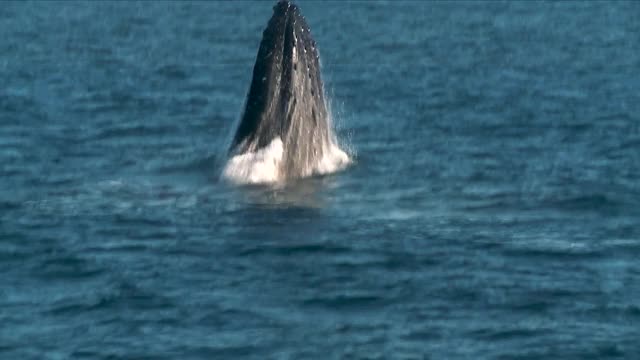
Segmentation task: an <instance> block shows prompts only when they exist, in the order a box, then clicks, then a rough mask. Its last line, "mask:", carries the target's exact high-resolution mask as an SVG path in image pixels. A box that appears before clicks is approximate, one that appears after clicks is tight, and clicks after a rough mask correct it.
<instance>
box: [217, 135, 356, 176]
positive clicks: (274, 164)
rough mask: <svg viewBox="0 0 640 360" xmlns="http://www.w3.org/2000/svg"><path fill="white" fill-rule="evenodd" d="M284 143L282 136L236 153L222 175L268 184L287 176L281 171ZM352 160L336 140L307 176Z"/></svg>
mask: <svg viewBox="0 0 640 360" xmlns="http://www.w3.org/2000/svg"><path fill="white" fill-rule="evenodd" d="M284 151H285V149H284V145H283V143H282V140H281V139H280V138H279V137H276V138H275V139H273V140H272V141H271V143H270V144H269V145H268V146H266V147H265V148H262V149H260V150H257V151H255V152H248V153H244V154H239V155H235V156H233V157H232V158H230V159H229V161H228V162H227V164H226V165H225V167H224V169H223V171H222V178H223V179H225V180H227V181H230V182H233V183H236V184H265V183H276V182H281V181H284V180H285V177H286V174H283V173H282V171H281V166H280V165H281V164H282V159H283V156H284ZM350 163H351V158H349V155H347V153H346V152H344V151H343V150H342V149H340V148H339V147H338V146H337V145H336V144H333V143H331V144H328V145H327V146H326V148H325V151H323V156H322V158H320V159H318V161H317V162H316V163H314V164H313V165H312V168H311V169H309V170H310V171H305V172H304V174H305V176H312V175H326V174H330V173H334V172H336V171H340V170H342V169H344V168H345V167H347V166H348V165H349V164H350Z"/></svg>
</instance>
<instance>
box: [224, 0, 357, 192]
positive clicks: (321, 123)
mask: <svg viewBox="0 0 640 360" xmlns="http://www.w3.org/2000/svg"><path fill="white" fill-rule="evenodd" d="M350 162H351V159H350V158H349V156H348V155H347V153H346V152H344V151H343V150H341V149H340V147H339V146H338V142H337V139H336V136H335V133H334V131H333V128H332V120H331V115H330V111H329V107H328V105H327V101H326V98H325V93H324V86H323V83H322V79H321V76H320V58H319V55H318V50H317V48H316V43H315V41H314V40H313V39H312V37H311V32H310V29H309V26H308V25H307V22H306V20H305V19H304V17H303V16H302V15H301V13H300V9H299V8H298V6H296V5H295V4H293V3H291V2H289V1H280V2H278V3H277V4H276V5H275V6H274V8H273V16H272V17H271V19H270V20H269V23H268V25H267V28H266V29H265V30H264V33H263V35H262V41H261V43H260V48H259V50H258V55H257V57H256V62H255V65H254V68H253V78H252V80H251V86H250V88H249V94H248V95H247V99H246V103H245V108H244V113H243V115H242V117H241V119H240V123H239V125H238V128H237V130H236V133H235V135H234V137H233V140H232V143H231V147H230V149H229V160H228V161H227V164H226V165H225V167H224V169H223V171H222V177H223V178H224V179H226V180H228V181H231V182H234V183H240V184H256V183H273V182H283V181H286V180H289V179H295V178H302V177H307V176H313V175H321V174H327V173H331V172H335V171H338V170H341V169H343V168H345V167H346V166H347V165H348V164H349V163H350Z"/></svg>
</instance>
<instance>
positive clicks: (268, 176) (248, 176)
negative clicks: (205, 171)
mask: <svg viewBox="0 0 640 360" xmlns="http://www.w3.org/2000/svg"><path fill="white" fill-rule="evenodd" d="M283 154H284V147H283V145H282V139H280V138H279V137H276V138H275V139H273V140H272V141H271V143H270V144H269V145H268V146H266V147H264V148H262V149H259V150H258V151H256V152H248V153H245V154H240V155H236V156H234V157H232V158H231V159H229V161H228V162H227V164H226V165H225V167H224V170H222V177H223V178H224V179H226V180H229V181H231V182H234V183H238V184H260V183H272V182H277V181H279V180H280V163H281V162H282V155H283Z"/></svg>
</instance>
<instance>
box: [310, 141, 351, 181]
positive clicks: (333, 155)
mask: <svg viewBox="0 0 640 360" xmlns="http://www.w3.org/2000/svg"><path fill="white" fill-rule="evenodd" d="M350 163H351V159H350V158H349V155H347V153H346V152H344V151H342V149H340V148H339V147H338V145H336V144H333V143H331V144H329V145H328V149H325V151H324V154H323V156H322V159H320V161H318V163H317V164H315V167H314V169H313V173H314V174H318V175H324V174H331V173H334V172H336V171H340V170H342V169H344V168H345V167H347V165H349V164H350Z"/></svg>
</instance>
